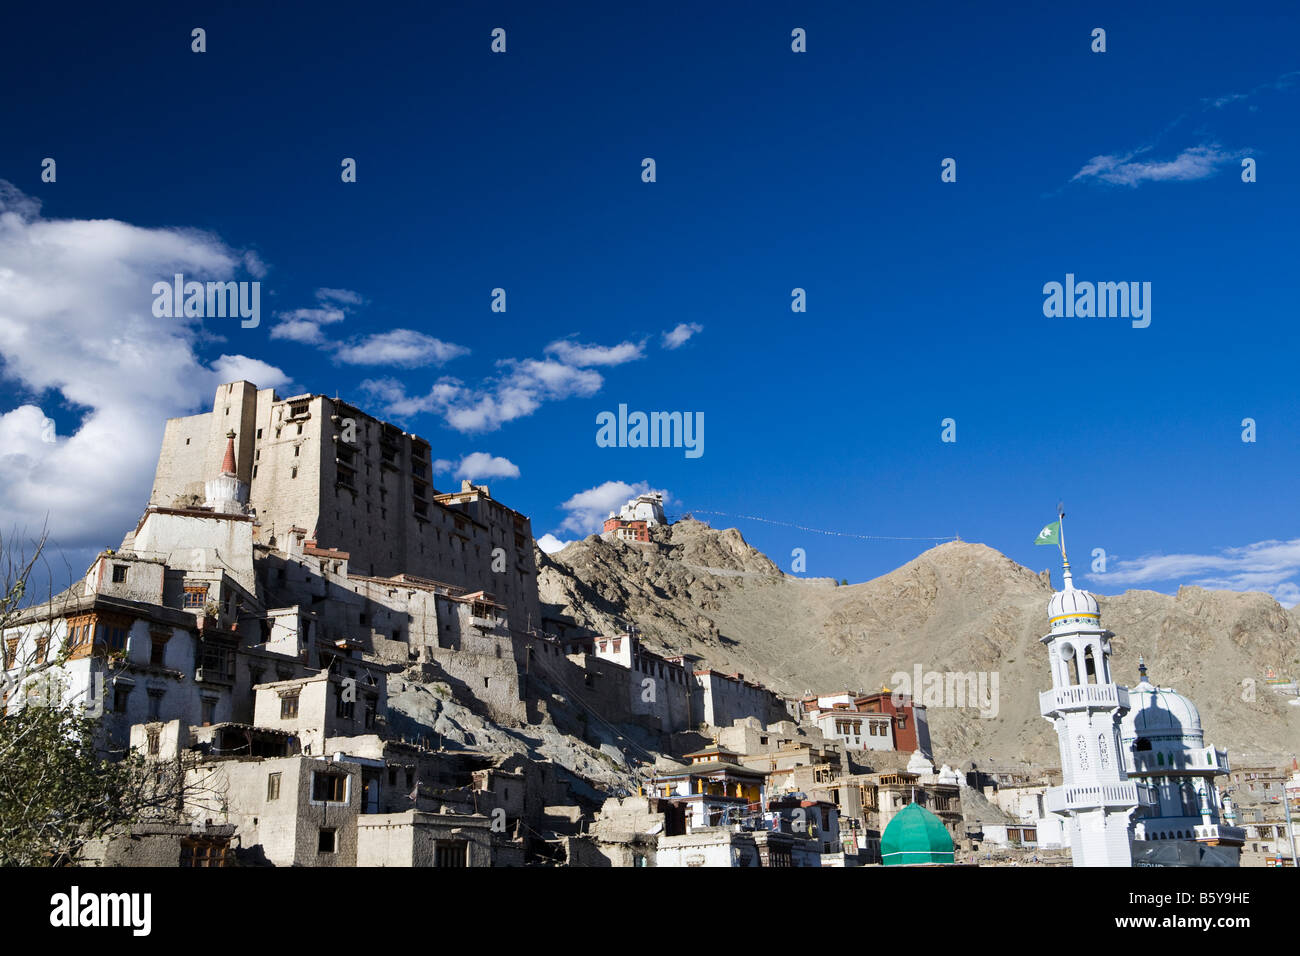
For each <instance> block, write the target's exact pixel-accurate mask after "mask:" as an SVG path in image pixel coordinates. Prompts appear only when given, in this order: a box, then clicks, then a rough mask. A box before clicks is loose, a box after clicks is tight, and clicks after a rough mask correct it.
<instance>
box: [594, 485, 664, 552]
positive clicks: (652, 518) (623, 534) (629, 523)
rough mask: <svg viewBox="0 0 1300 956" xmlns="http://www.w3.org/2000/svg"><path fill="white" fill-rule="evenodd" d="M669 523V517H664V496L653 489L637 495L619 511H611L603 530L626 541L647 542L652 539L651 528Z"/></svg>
mask: <svg viewBox="0 0 1300 956" xmlns="http://www.w3.org/2000/svg"><path fill="white" fill-rule="evenodd" d="M667 523H668V519H667V518H665V517H664V496H663V495H661V494H660V493H659V492H657V491H652V492H650V493H648V494H644V495H637V496H636V497H635V498H633V499H632V500H631V501H629V502H627V504H625V505H623V507H622V508H620V509H619V510H618V511H611V512H610V513H609V517H608V518H606V519H605V526H604V528H603V529H602V530H603V531H604V533H606V534H612V535H614V536H615V537H618V538H622V539H623V540H624V541H642V542H646V541H649V540H650V529H651V528H653V527H655V526H656V525H666V524H667Z"/></svg>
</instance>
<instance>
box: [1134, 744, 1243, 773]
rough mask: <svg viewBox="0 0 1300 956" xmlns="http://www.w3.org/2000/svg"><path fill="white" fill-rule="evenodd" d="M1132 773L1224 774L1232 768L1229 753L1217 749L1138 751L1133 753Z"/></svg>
mask: <svg viewBox="0 0 1300 956" xmlns="http://www.w3.org/2000/svg"><path fill="white" fill-rule="evenodd" d="M1132 757H1133V770H1132V771H1131V772H1132V773H1135V774H1142V775H1143V776H1149V775H1152V774H1156V775H1164V774H1200V775H1204V774H1207V773H1211V774H1223V773H1229V772H1231V770H1232V767H1231V766H1229V764H1228V752H1227V751H1226V750H1219V749H1218V748H1216V747H1203V748H1198V749H1196V750H1184V751H1179V752H1168V753H1167V752H1163V751H1155V750H1137V751H1134V752H1133V753H1132Z"/></svg>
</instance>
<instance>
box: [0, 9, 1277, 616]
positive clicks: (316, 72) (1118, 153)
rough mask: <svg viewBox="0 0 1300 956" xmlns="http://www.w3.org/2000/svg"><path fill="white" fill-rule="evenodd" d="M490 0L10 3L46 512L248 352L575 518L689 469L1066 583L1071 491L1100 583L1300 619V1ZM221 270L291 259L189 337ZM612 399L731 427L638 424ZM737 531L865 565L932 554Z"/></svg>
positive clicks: (86, 519)
mask: <svg viewBox="0 0 1300 956" xmlns="http://www.w3.org/2000/svg"><path fill="white" fill-rule="evenodd" d="M453 6H454V8H446V9H444V8H435V7H434V6H432V5H427V4H421V5H416V4H412V5H407V6H402V5H384V6H382V7H379V6H376V7H374V8H366V7H364V6H362V7H355V6H351V5H349V6H346V7H343V6H340V7H338V8H337V9H332V8H331V7H330V5H328V4H317V5H312V6H306V5H304V6H302V7H299V8H294V9H286V10H267V9H263V8H262V5H257V4H223V5H220V6H217V5H211V6H208V5H198V6H191V7H185V6H183V5H176V4H157V5H152V6H151V5H147V4H146V5H140V6H133V7H132V9H131V12H130V13H129V14H128V13H125V12H124V11H123V10H121V9H109V8H105V7H102V6H90V5H87V6H86V7H85V9H84V10H81V11H80V12H79V13H78V15H77V16H75V17H69V16H67V15H65V14H63V13H60V14H58V15H52V14H50V13H46V12H43V11H42V10H41V9H40V8H39V7H32V6H30V5H29V6H26V7H20V8H16V9H14V10H13V11H11V12H10V13H9V23H8V28H7V29H6V30H5V37H4V39H3V40H0V44H3V47H2V48H0V76H2V78H3V81H4V82H3V88H4V89H6V90H9V91H11V93H12V92H13V91H21V95H17V96H9V97H6V102H5V118H4V120H3V124H2V127H0V180H4V181H6V182H7V183H8V185H7V186H5V187H3V192H0V203H3V204H4V209H5V211H4V212H3V213H0V217H6V218H0V357H2V358H3V366H2V367H0V373H2V374H3V379H0V414H2V417H0V480H3V481H4V483H5V486H6V487H7V488H8V494H6V495H5V496H4V497H5V498H6V499H7V500H5V501H4V502H3V503H0V518H2V519H3V520H4V525H5V527H6V528H10V527H12V526H14V525H15V524H20V525H29V526H30V525H32V524H39V523H40V522H41V521H42V520H44V518H45V515H46V514H48V515H49V523H50V526H51V528H52V529H53V531H54V536H55V538H56V540H58V542H59V543H60V544H61V545H63V546H64V547H66V548H68V549H70V550H72V551H74V552H76V553H78V554H80V553H81V552H82V551H84V550H85V549H87V548H97V547H101V546H106V545H109V546H111V545H116V544H117V543H118V541H119V540H120V537H121V534H122V533H123V532H124V531H125V530H127V527H128V526H129V525H130V524H131V523H132V522H133V521H134V517H135V516H137V515H138V513H139V511H140V510H141V508H142V507H143V505H144V503H145V500H146V499H147V495H148V487H149V480H150V478H151V475H152V464H153V458H152V456H153V455H154V454H156V449H157V442H158V439H159V438H160V436H161V424H162V420H163V419H164V418H165V417H167V416H168V415H176V414H184V413H188V412H192V411H197V410H201V409H202V408H203V407H204V406H205V405H206V404H208V403H210V401H211V389H212V387H213V385H215V383H216V382H217V381H219V380H220V379H221V378H222V377H226V376H233V375H236V374H238V375H241V376H243V377H249V378H251V379H252V380H254V381H257V382H258V384H261V385H268V384H274V385H276V387H277V388H278V389H279V390H280V391H281V393H282V394H291V393H294V392H299V391H315V392H326V393H329V394H334V393H335V392H337V393H338V394H340V395H341V396H343V397H346V398H348V399H349V400H352V401H355V402H357V403H359V404H361V405H362V407H364V408H366V409H367V410H369V411H371V412H372V413H374V414H378V415H380V416H383V417H387V418H390V419H393V420H396V421H399V422H400V423H402V424H403V425H404V426H405V427H407V428H408V429H409V430H412V431H414V432H416V433H417V434H420V435H421V436H423V437H426V438H427V439H428V440H429V441H430V442H431V444H432V445H433V448H434V454H435V457H439V458H442V459H445V460H446V461H448V462H449V463H450V466H449V468H448V471H447V472H446V473H445V474H444V475H443V476H442V480H441V485H442V486H451V485H454V484H455V483H456V481H457V480H458V478H457V476H458V474H459V473H461V472H462V471H464V469H463V468H461V467H460V465H461V463H462V462H463V460H464V459H465V457H466V456H469V455H473V454H475V453H477V457H475V458H473V459H471V460H470V464H471V465H477V466H478V467H477V468H474V467H471V468H470V469H469V471H471V472H474V477H476V478H479V479H480V480H482V481H485V482H487V483H489V484H490V485H491V486H492V489H493V492H494V494H495V495H496V496H498V497H499V498H501V499H502V500H504V501H505V502H506V503H508V504H510V505H511V506H513V507H516V508H518V509H519V510H521V511H524V512H526V513H528V514H529V515H531V517H532V519H533V528H534V532H535V533H536V534H537V535H538V536H539V537H541V536H542V535H543V534H547V533H549V534H552V535H554V536H556V537H557V538H559V539H563V540H569V539H572V538H574V537H576V536H579V535H580V534H581V533H582V532H584V531H586V530H588V529H589V528H590V522H591V520H593V518H594V517H599V515H600V514H601V513H602V512H603V511H604V510H607V509H608V507H609V506H610V505H611V504H613V503H614V502H615V501H616V500H617V498H618V497H619V496H620V495H624V496H625V494H624V493H626V492H630V490H632V489H634V488H642V487H649V488H655V489H663V490H665V491H666V492H667V493H668V495H669V500H670V506H669V507H670V511H672V512H675V513H681V512H685V511H696V512H702V511H705V510H708V511H715V512H721V513H725V514H728V515H754V516H761V517H764V518H766V519H768V520H769V521H771V522H784V523H788V524H795V525H802V526H805V527H807V528H817V529H825V530H834V531H840V532H846V533H849V534H858V535H880V536H898V537H903V538H925V537H930V536H936V537H937V536H947V535H952V534H960V535H961V537H962V538H963V539H965V540H971V541H982V542H984V543H987V544H989V545H990V546H992V547H995V548H997V549H999V550H1001V551H1003V552H1005V553H1006V554H1008V555H1009V556H1011V557H1012V558H1014V559H1016V560H1017V561H1020V562H1022V563H1025V564H1028V565H1029V566H1031V567H1033V568H1035V569H1038V568H1041V567H1046V566H1049V565H1054V564H1055V563H1056V562H1055V561H1053V560H1052V559H1053V555H1052V553H1051V552H1050V551H1049V550H1047V549H1035V548H1034V547H1033V546H1032V544H1031V542H1032V540H1033V537H1034V535H1035V534H1036V533H1037V531H1038V528H1039V527H1041V525H1042V524H1043V523H1044V522H1045V521H1047V520H1050V519H1051V517H1052V516H1053V513H1054V510H1055V506H1056V502H1057V501H1058V499H1064V501H1065V503H1066V505H1067V510H1068V513H1069V518H1068V519H1067V522H1068V529H1069V531H1068V537H1067V541H1068V543H1069V544H1070V545H1071V552H1072V554H1073V555H1074V556H1075V564H1076V565H1083V564H1085V563H1088V562H1086V561H1085V560H1084V558H1085V557H1087V555H1088V554H1089V552H1091V551H1092V549H1094V548H1104V549H1105V551H1106V553H1107V555H1108V563H1107V571H1106V573H1105V574H1104V575H1095V576H1093V577H1090V578H1089V579H1088V581H1087V583H1088V585H1089V586H1091V587H1093V588H1095V589H1096V590H1099V591H1102V592H1103V593H1105V592H1110V591H1117V590H1122V589H1123V588H1125V587H1128V586H1143V587H1152V588H1156V589H1158V590H1172V589H1174V588H1176V587H1177V586H1178V585H1179V584H1181V583H1190V582H1205V583H1210V584H1213V585H1215V586H1228V587H1237V588H1248V587H1257V588H1260V589H1264V590H1269V591H1270V592H1272V593H1274V594H1276V595H1277V596H1278V597H1279V598H1281V599H1283V600H1284V601H1286V603H1288V604H1290V603H1294V602H1295V601H1296V600H1300V584H1298V582H1300V534H1297V532H1296V530H1295V523H1294V520H1293V518H1292V517H1291V516H1292V513H1293V507H1292V502H1293V500H1294V491H1295V485H1296V483H1295V478H1294V476H1295V475H1296V474H1297V471H1298V470H1300V451H1297V449H1298V448H1300V417H1298V416H1297V402H1296V400H1295V397H1294V388H1293V386H1292V365H1293V362H1294V354H1295V344H1296V333H1295V331H1294V329H1295V317H1296V305H1295V302H1296V297H1295V289H1294V278H1295V276H1296V275H1297V268H1296V261H1295V260H1296V253H1297V243H1296V241H1295V221H1296V220H1297V209H1300V201H1298V200H1300V196H1298V187H1297V175H1296V172H1297V162H1296V156H1297V152H1298V150H1297V147H1298V146H1300V142H1297V140H1298V139H1300V132H1297V126H1296V123H1295V117H1296V115H1297V110H1298V109H1300V72H1298V71H1300V55H1297V53H1296V52H1295V51H1296V36H1297V28H1300V14H1298V13H1296V12H1295V11H1294V8H1293V9H1292V10H1291V11H1290V12H1289V13H1287V14H1285V15H1283V14H1278V13H1273V12H1268V10H1269V8H1267V7H1252V10H1253V11H1256V12H1252V13H1249V14H1236V13H1233V14H1224V13H1222V12H1218V11H1214V8H1213V7H1210V6H1209V5H1206V6H1204V7H1199V8H1198V7H1195V6H1190V7H1189V6H1188V5H1186V4H1179V5H1177V6H1173V5H1168V6H1166V7H1160V6H1155V7H1152V8H1151V9H1150V10H1149V11H1146V12H1134V11H1132V10H1126V9H1125V8H1124V7H1123V6H1114V7H1106V6H1100V7H1099V6H1097V5H1086V6H1085V5H1073V6H1065V7H1058V6H1055V5H1053V7H1052V8H1050V9H1049V8H1043V9H1033V10H1030V9H1026V10H1025V11H1023V12H1020V13H1017V14H1016V15H1015V16H1008V15H1006V14H1001V15H994V14H992V13H990V12H989V11H988V10H987V9H983V8H971V7H969V5H966V4H950V5H942V4H941V5H938V6H937V7H932V6H927V7H926V8H925V9H923V10H917V11H915V12H913V11H908V10H890V9H881V10H870V11H868V10H866V9H864V8H863V6H862V5H861V4H849V3H845V4H818V5H817V7H816V9H815V10H811V11H810V10H808V9H806V8H805V5H799V4H738V3H737V4H716V5H709V6H710V9H708V10H700V9H694V8H693V7H691V6H689V5H681V6H678V7H673V6H663V5H661V6H658V7H654V8H650V9H640V8H626V9H620V8H614V7H613V6H612V5H595V4H592V5H567V6H566V8H565V9H562V10H554V9H539V8H538V5H536V4H502V3H493V4H456V5H453ZM1277 9H1279V10H1285V8H1284V7H1279V8H1277ZM194 27H203V28H204V29H205V30H206V31H207V52H205V53H202V54H198V53H193V52H191V36H190V31H191V29H192V28H194ZM496 27H502V28H504V29H505V30H506V52H505V53H504V54H493V53H492V52H491V50H490V43H491V37H490V34H491V31H492V30H493V29H494V28H496ZM796 27H800V28H803V29H805V30H806V31H807V48H808V49H807V52H806V53H794V52H792V51H791V30H793V29H794V28H796ZM1095 27H1102V28H1104V29H1105V30H1106V45H1107V49H1106V52H1105V53H1093V52H1092V51H1091V49H1090V46H1091V44H1092V39H1091V33H1092V30H1093V29H1094V28H1095ZM46 157H51V158H54V159H55V160H56V163H57V178H56V181H55V182H53V183H49V182H42V180H41V164H42V160H43V159H44V158H46ZM344 157H352V158H355V159H356V161H357V181H356V182H355V183H343V182H341V180H340V162H341V160H342V159H343V158H344ZM645 157H652V158H653V159H654V160H655V162H656V175H657V181H656V182H653V183H645V182H643V181H642V178H641V172H642V160H643V159H644V158H645ZM946 157H952V158H954V159H955V160H956V162H957V181H956V182H955V183H944V182H941V181H940V171H941V170H940V163H941V161H942V160H943V159H944V158H946ZM1243 158H1252V159H1254V160H1255V161H1256V163H1257V176H1258V181H1257V182H1254V183H1243V182H1242V179H1241V172H1242V170H1241V160H1242V159H1243ZM108 220H111V221H113V223H108V224H106V223H105V222H104V221H108ZM182 266H183V267H184V269H183V271H185V272H187V274H189V275H192V276H194V277H195V278H200V279H202V278H236V279H241V280H249V281H252V280H257V281H260V282H261V283H262V320H261V323H260V325H259V326H258V327H257V328H255V329H242V328H240V327H239V324H238V322H237V321H232V320H228V319H203V320H165V321H166V322H167V323H169V324H168V325H166V326H163V325H160V324H159V320H157V319H156V318H154V317H151V316H150V315H149V314H148V313H149V306H150V304H151V302H152V297H151V296H150V294H149V289H148V286H149V283H150V282H152V281H153V280H154V279H164V280H166V279H168V278H169V277H170V276H171V275H172V273H173V271H182V269H181V267H182ZM205 273H206V274H205ZM1067 273H1073V274H1075V276H1076V277H1077V279H1078V280H1079V281H1084V280H1089V281H1125V282H1130V281H1135V282H1150V283H1151V288H1152V301H1151V324H1150V326H1149V327H1147V328H1142V329H1137V328H1133V327H1132V326H1131V323H1130V322H1129V321H1128V320H1127V319H1124V318H1048V317H1046V316H1045V315H1044V313H1043V300H1044V295H1043V291H1042V289H1043V286H1044V284H1045V283H1048V282H1052V281H1057V282H1063V281H1064V279H1065V276H1066V274H1067ZM496 288H503V289H505V290H506V296H507V311H506V312H505V313H497V312H493V311H491V308H490V305H491V293H492V290H493V289H496ZM794 288H802V289H805V290H806V294H807V312H806V313H803V314H796V313H793V312H792V311H791V308H790V304H791V291H792V289H794ZM322 290H324V291H322ZM673 330H678V333H677V336H676V337H675V338H671V339H666V338H665V335H666V333H671V332H672V331H673ZM687 333H689V335H688V334H687ZM683 339H684V340H683ZM670 346H671V347H670ZM620 403H622V404H626V405H627V406H628V407H629V409H632V410H644V411H653V410H674V411H683V412H702V413H703V415H704V420H705V423H706V424H705V446H704V447H705V452H704V454H703V455H702V456H701V457H699V458H694V459H688V458H687V457H686V456H685V455H684V454H683V452H682V450H681V449H643V448H621V449H620V448H602V447H598V446H597V444H596V442H595V434H596V424H595V419H596V415H597V414H598V413H599V412H602V411H612V410H616V409H617V407H618V405H619V404H620ZM46 418H49V419H51V420H52V421H53V422H54V423H55V426H56V429H57V435H58V437H57V440H55V441H53V442H50V441H41V440H40V437H39V432H40V430H41V427H42V425H43V422H44V420H45V419H46ZM946 418H952V419H954V420H955V421H956V438H957V440H956V441H955V442H952V443H946V442H943V441H941V440H940V433H941V422H942V421H943V420H944V419H946ZM1244 418H1252V419H1254V420H1255V421H1256V428H1257V441H1255V442H1253V443H1246V442H1243V441H1242V440H1241V436H1242V425H1241V422H1242V419H1244ZM489 459H505V461H506V462H507V463H508V464H504V463H502V462H500V461H496V462H492V463H491V464H490V465H489V466H488V467H486V468H484V467H483V466H482V464H481V463H482V462H483V461H486V460H489ZM516 469H517V472H518V476H517V477H509V476H508V475H512V474H513V473H514V471H515V470H516ZM494 473H495V474H494ZM503 473H504V474H503ZM566 504H567V505H568V507H566ZM709 518H710V520H711V521H712V522H713V523H714V524H715V525H719V526H727V525H734V526H736V527H739V528H740V529H741V530H742V531H743V532H744V534H745V536H746V538H747V539H748V540H749V541H750V542H751V543H753V544H754V545H755V546H757V547H759V548H760V549H762V550H763V551H765V552H766V553H768V554H769V555H771V556H772V557H773V559H774V560H776V561H777V562H778V563H780V564H782V565H783V566H784V567H785V568H786V569H787V570H789V569H790V553H791V551H792V549H794V548H796V547H800V548H803V549H805V551H806V553H807V574H809V575H813V576H834V577H837V578H848V579H849V580H850V581H860V580H865V579H868V578H870V577H874V576H876V575H878V574H881V573H884V572H886V571H888V570H891V569H892V568H894V567H896V566H898V565H899V564H901V563H902V562H904V561H906V560H908V559H910V558H911V557H913V556H915V554H917V553H918V552H919V551H920V550H922V549H923V548H924V547H926V546H927V544H928V542H925V541H915V540H913V541H876V540H872V541H868V540H862V539H858V538H852V537H844V536H835V535H825V534H818V533H813V532H808V531H800V530H797V529H793V528H789V527H786V526H784V525H782V524H772V523H765V522H758V521H754V520H752V519H749V518H744V519H727V518H724V517H717V516H709ZM1270 542H1271V543H1270ZM78 560H80V559H79V558H78Z"/></svg>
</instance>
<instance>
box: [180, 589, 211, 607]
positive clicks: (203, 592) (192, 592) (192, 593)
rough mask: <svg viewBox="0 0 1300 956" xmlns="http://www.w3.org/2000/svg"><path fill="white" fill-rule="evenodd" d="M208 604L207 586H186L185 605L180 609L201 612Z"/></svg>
mask: <svg viewBox="0 0 1300 956" xmlns="http://www.w3.org/2000/svg"><path fill="white" fill-rule="evenodd" d="M207 603H208V586H207V585H206V584H204V585H186V587H185V603H184V604H183V605H182V607H184V608H187V609H189V610H201V609H202V608H203V606H204V605H205V604H207Z"/></svg>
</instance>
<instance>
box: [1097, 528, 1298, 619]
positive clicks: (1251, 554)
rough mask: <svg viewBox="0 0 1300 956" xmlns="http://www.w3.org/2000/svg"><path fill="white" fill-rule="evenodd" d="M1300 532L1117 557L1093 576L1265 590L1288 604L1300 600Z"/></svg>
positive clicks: (1123, 582)
mask: <svg viewBox="0 0 1300 956" xmlns="http://www.w3.org/2000/svg"><path fill="white" fill-rule="evenodd" d="M1297 578H1300V538H1296V539H1293V540H1291V541H1258V542H1256V543H1254V544H1248V545H1245V546H1244V547H1240V548H1225V549H1223V550H1222V551H1220V552H1219V553H1218V554H1148V555H1143V556H1142V557H1138V558H1132V559H1129V560H1123V561H1112V562H1111V565H1110V567H1109V568H1108V569H1107V571H1106V573H1104V574H1093V575H1090V576H1089V580H1091V581H1093V582H1096V584H1097V586H1098V587H1102V586H1106V585H1111V584H1118V585H1120V586H1127V587H1141V586H1144V585H1151V584H1194V585H1196V586H1198V587H1203V588H1212V589H1219V590H1227V591H1263V592H1264V593H1266V594H1271V595H1272V596H1273V597H1274V598H1276V599H1277V601H1278V602H1279V603H1281V604H1285V605H1286V606H1288V607H1291V606H1294V605H1295V604H1297V603H1300V584H1298V583H1297Z"/></svg>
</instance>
